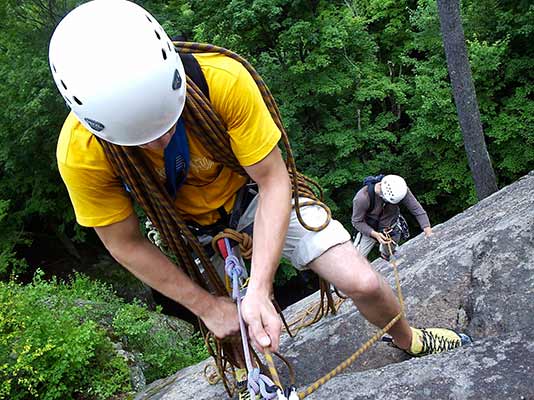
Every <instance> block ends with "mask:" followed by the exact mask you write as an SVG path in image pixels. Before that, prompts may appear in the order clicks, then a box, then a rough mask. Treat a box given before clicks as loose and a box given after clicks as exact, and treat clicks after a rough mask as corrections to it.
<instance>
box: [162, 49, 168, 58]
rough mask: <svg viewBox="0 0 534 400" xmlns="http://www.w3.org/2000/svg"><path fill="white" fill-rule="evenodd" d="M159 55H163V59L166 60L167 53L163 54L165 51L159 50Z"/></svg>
mask: <svg viewBox="0 0 534 400" xmlns="http://www.w3.org/2000/svg"><path fill="white" fill-rule="evenodd" d="M161 54H162V55H163V59H164V60H166V59H167V53H166V52H165V49H161Z"/></svg>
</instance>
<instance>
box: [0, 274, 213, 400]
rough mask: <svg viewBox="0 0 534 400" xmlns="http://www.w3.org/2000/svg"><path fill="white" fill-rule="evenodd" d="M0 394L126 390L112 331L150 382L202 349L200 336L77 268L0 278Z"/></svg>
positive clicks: (62, 395) (95, 394) (88, 394)
mask: <svg viewBox="0 0 534 400" xmlns="http://www.w3.org/2000/svg"><path fill="white" fill-rule="evenodd" d="M0 303H1V304H2V306H1V307H0V399H12V400H19V399H20V400H22V399H31V398H42V399H46V400H48V399H50V400H52V399H71V398H83V399H112V398H116V397H117V396H122V395H124V394H125V393H128V392H130V391H131V384H130V371H129V368H128V365H127V363H126V360H125V359H124V358H122V357H119V356H118V355H117V354H116V353H115V351H114V349H113V345H112V341H111V339H113V341H115V342H118V341H119V340H120V341H121V345H122V347H123V348H124V349H125V350H127V351H129V352H131V353H133V354H135V355H136V356H138V357H139V358H140V359H141V360H140V361H142V365H143V368H144V372H145V376H146V377H147V381H148V382H150V381H152V380H154V379H158V378H162V377H165V376H168V375H169V374H172V373H174V372H176V371H177V370H178V369H180V368H182V367H185V366H187V365H189V364H191V363H194V362H197V361H200V360H201V359H202V358H204V357H206V355H207V354H206V350H205V349H204V348H203V344H202V342H201V341H200V340H199V339H198V338H193V339H192V340H189V339H184V338H183V335H182V334H180V333H179V332H175V331H173V330H172V329H168V328H167V329H165V327H162V326H156V323H157V318H156V316H155V313H151V312H149V311H148V310H147V309H146V308H143V307H142V306H141V305H140V304H133V305H132V304H130V305H129V304H125V303H124V301H123V300H121V299H120V298H118V297H116V296H115V295H114V293H113V292H112V290H111V289H110V288H109V287H108V286H106V285H104V284H101V283H98V282H93V281H91V280H89V279H88V278H87V277H84V276H81V275H77V276H76V277H75V279H73V280H72V282H69V283H60V282H57V281H51V282H47V281H44V280H43V279H42V278H41V274H39V273H38V274H37V275H36V277H35V278H34V281H33V282H32V283H31V284H28V285H21V284H18V283H16V282H14V281H10V282H7V283H0Z"/></svg>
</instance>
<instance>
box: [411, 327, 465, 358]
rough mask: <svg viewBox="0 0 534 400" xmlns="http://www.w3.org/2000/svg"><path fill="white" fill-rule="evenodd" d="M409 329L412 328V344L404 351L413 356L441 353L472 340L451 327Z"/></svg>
mask: <svg viewBox="0 0 534 400" xmlns="http://www.w3.org/2000/svg"><path fill="white" fill-rule="evenodd" d="M410 329H411V330H412V345H411V346H410V349H409V350H406V353H408V354H409V355H411V356H413V357H422V356H426V355H428V354H437V353H442V352H444V351H448V350H453V349H456V348H457V347H461V346H464V345H466V344H469V343H472V342H473V340H472V339H471V337H469V336H468V335H466V334H465V333H456V332H455V331H453V330H452V329H445V328H423V329H417V328H410Z"/></svg>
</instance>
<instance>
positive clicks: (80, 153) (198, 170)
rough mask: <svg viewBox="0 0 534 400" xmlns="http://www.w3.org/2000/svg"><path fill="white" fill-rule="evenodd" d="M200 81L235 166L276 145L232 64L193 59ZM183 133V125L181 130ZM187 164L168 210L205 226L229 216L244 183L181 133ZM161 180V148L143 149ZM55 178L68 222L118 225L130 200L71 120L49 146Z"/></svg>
mask: <svg viewBox="0 0 534 400" xmlns="http://www.w3.org/2000/svg"><path fill="white" fill-rule="evenodd" d="M195 58H196V59H197V61H198V62H199V64H200V67H201V69H202V72H203V73H204V76H205V78H206V81H207V83H208V87H209V92H210V100H211V103H212V105H213V108H214V109H215V111H217V113H218V114H219V116H220V117H221V118H222V120H223V121H224V123H225V125H226V126H227V128H228V133H229V135H230V143H231V147H232V150H233V152H234V154H235V155H236V157H237V159H238V160H239V162H240V164H241V165H243V166H250V165H253V164H255V163H257V162H259V161H261V160H262V159H263V158H265V157H266V156H267V155H268V154H269V153H270V152H271V150H272V149H273V148H274V147H275V146H276V144H277V143H278V140H279V139H280V135H281V134H280V130H279V129H278V128H277V126H276V124H275V123H274V121H273V119H272V118H271V115H270V113H269V110H268V109H267V107H266V105H265V103H264V102H263V99H262V97H261V94H260V91H259V89H258V87H257V86H256V83H255V82H254V80H253V79H252V77H251V76H250V74H249V73H248V71H247V70H246V69H245V68H244V67H243V66H242V65H241V64H240V63H239V62H237V61H235V60H233V59H231V58H229V57H226V56H224V55H221V54H211V53H210V54H198V55H197V54H196V55H195ZM186 134H187V126H186ZM187 138H188V142H189V151H190V158H191V162H190V166H189V173H188V175H187V179H186V180H185V182H184V184H183V185H182V187H181V188H180V189H179V191H178V193H177V196H176V201H175V206H176V208H177V209H178V210H179V211H180V212H181V213H182V214H183V215H184V217H185V218H186V219H188V220H193V221H195V222H197V223H199V224H202V225H209V224H212V223H214V222H216V221H217V220H218V219H219V218H220V214H219V212H218V211H217V210H218V209H219V208H220V207H224V208H225V209H226V211H227V212H229V211H230V210H231V208H232V206H233V203H234V201H235V194H236V192H237V191H238V189H239V188H240V187H241V186H242V185H243V184H244V183H245V182H246V178H245V177H243V176H240V175H239V174H237V173H235V172H233V171H232V170H231V169H229V168H227V167H225V166H224V165H222V164H220V163H217V162H215V161H214V160H213V159H212V157H210V154H209V153H208V152H207V151H206V149H205V148H204V147H203V146H202V145H201V143H200V142H199V141H198V140H197V139H196V138H195V137H194V136H193V135H189V134H187ZM143 151H145V153H146V154H147V156H148V157H149V159H150V160H151V162H152V165H153V167H154V168H155V169H156V171H157V172H158V176H160V179H161V180H162V182H164V181H165V166H164V158H163V150H161V151H160V152H154V151H151V150H147V149H143ZM57 161H58V166H59V171H60V173H61V177H62V178H63V181H64V182H65V185H66V186H67V189H68V192H69V196H70V199H71V201H72V204H73V206H74V211H75V214H76V220H77V221H78V223H79V224H80V225H83V226H88V227H98V226H106V225H110V224H113V223H115V222H119V221H122V220H124V219H125V218H126V217H128V216H129V215H130V214H131V213H132V212H133V205H132V202H131V199H130V196H129V195H128V193H127V192H126V191H125V189H124V187H123V185H122V182H121V180H120V178H119V177H118V176H117V175H115V173H114V172H113V169H112V167H111V165H110V164H109V162H108V160H107V159H106V156H105V154H104V151H103V149H102V147H101V146H100V143H99V142H98V140H97V139H96V137H94V136H93V135H92V134H91V133H90V132H89V131H88V130H87V129H86V128H85V127H84V126H83V125H82V124H81V123H80V122H79V121H78V119H77V118H76V116H75V115H74V114H73V113H70V114H69V116H68V117H67V119H66V121H65V123H64V125H63V128H62V130H61V133H60V136H59V141H58V145H57Z"/></svg>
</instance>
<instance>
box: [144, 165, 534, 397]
mask: <svg viewBox="0 0 534 400" xmlns="http://www.w3.org/2000/svg"><path fill="white" fill-rule="evenodd" d="M533 194H534V173H533V172H531V173H530V174H529V175H528V176H526V177H524V178H522V179H521V180H519V181H518V182H516V183H514V184H513V185H510V186H508V187H506V188H504V189H502V190H501V191H499V192H497V193H495V194H493V195H492V196H490V197H489V198H487V199H485V200H483V201H482V202H480V203H478V204H477V205H475V206H473V207H471V208H469V209H468V210H466V211H464V212H463V213H461V214H459V215H457V216H456V217H454V218H452V219H451V220H449V221H447V222H445V223H443V224H441V225H439V226H436V227H435V229H434V232H435V235H434V236H432V237H431V238H429V239H425V238H424V237H423V236H422V235H419V236H417V237H415V238H414V239H412V240H410V241H409V242H408V243H406V244H405V245H403V246H401V248H400V254H401V258H402V262H401V264H400V266H399V272H400V278H401V287H402V290H403V294H404V298H405V305H406V313H407V316H408V320H409V321H410V323H411V324H412V325H413V326H416V327H431V326H441V327H450V328H454V329H458V330H461V331H464V332H466V333H468V334H469V335H471V336H472V337H473V338H474V340H475V343H474V344H473V345H470V346H466V347H463V348H460V349H457V350H454V351H451V352H448V353H444V354H439V355H433V356H427V357H423V358H419V359H409V358H408V357H407V356H405V355H404V353H403V352H401V351H399V350H397V349H394V348H391V347H389V346H387V345H386V344H385V343H377V344H375V345H374V346H372V347H371V349H370V350H368V351H367V352H365V353H364V354H363V355H362V356H361V357H360V358H359V359H358V360H356V362H355V363H354V364H353V365H352V366H351V367H350V368H348V369H347V370H346V371H344V372H343V373H342V374H340V375H338V376H336V377H335V378H333V379H332V380H330V381H329V382H327V383H326V384H325V385H323V386H321V387H320V388H319V389H318V390H317V391H316V392H315V393H312V394H311V395H310V396H308V397H307V398H309V399H310V400H314V399H333V400H336V399H340V400H341V399H388V400H396V399H415V400H419V399H420V400H423V399H453V400H456V399H499V400H503V399H517V400H520V399H525V400H528V399H531V400H532V399H534V335H533V333H532V331H533V330H534V196H533ZM373 266H374V267H375V268H376V269H377V270H378V271H380V272H381V273H382V274H383V275H384V276H385V277H386V278H387V280H388V281H389V282H390V284H392V285H393V284H394V277H393V273H392V270H391V267H390V266H389V264H387V263H385V262H384V261H382V260H377V261H375V262H374V263H373ZM316 300H317V294H315V295H312V296H310V297H309V298H307V299H304V300H302V301H301V302H299V303H297V304H294V305H293V306H291V307H290V308H289V309H288V310H286V312H285V314H286V316H287V318H288V320H291V319H292V318H294V317H295V316H297V315H298V314H299V313H300V312H302V310H305V309H306V308H307V307H308V306H309V305H310V304H313V302H314V301H316ZM374 332H376V328H374V327H373V326H371V325H370V324H369V323H367V322H366V321H365V320H364V319H363V317H362V316H361V315H360V314H359V312H358V311H357V310H356V309H355V307H354V306H353V305H352V304H351V302H349V301H346V302H345V303H344V304H343V305H342V307H341V308H340V310H339V313H338V314H337V315H335V316H329V317H327V318H325V319H323V320H322V321H320V322H319V323H317V324H315V325H314V326H311V327H308V328H306V329H304V330H302V331H301V332H300V333H299V334H298V335H297V337H296V338H293V339H292V338H289V337H288V336H287V335H284V337H283V338H282V345H281V354H283V355H284V356H285V357H286V358H288V359H289V360H290V361H291V363H292V364H293V366H294V368H295V372H296V376H297V384H298V387H299V389H300V390H303V389H305V388H306V387H307V386H308V385H309V384H311V383H312V382H314V381H315V380H316V379H318V378H320V377H322V376H323V375H325V374H326V373H328V372H329V371H330V370H332V369H333V368H335V367H336V366H337V365H338V364H339V363H341V362H342V361H344V360H345V359H346V358H347V357H349V356H350V355H351V354H352V353H353V352H354V351H355V350H356V349H357V348H358V347H359V346H360V345H361V344H362V343H364V342H365V341H366V340H367V339H368V338H369V337H371V336H372V335H373V334H374ZM209 363H210V362H209V361H206V362H204V363H201V364H198V365H195V366H192V367H189V368H187V369H184V370H182V371H180V372H178V373H177V374H175V375H174V376H172V377H169V378H167V379H165V380H161V381H158V382H155V383H153V384H152V385H149V386H148V388H147V389H146V390H145V391H143V392H141V393H139V394H138V395H137V397H136V399H138V400H141V399H150V400H156V399H174V400H178V399H193V398H194V399H198V400H200V399H224V398H226V397H227V396H226V393H225V391H224V388H223V387H222V385H221V384H218V385H213V386H212V385H209V384H208V383H207V382H206V380H205V379H204V377H203V369H204V367H205V365H207V364H209ZM279 371H280V372H281V375H282V376H283V379H285V381H286V382H287V376H284V374H285V371H284V367H283V366H282V365H280V368H279ZM286 375H287V374H286Z"/></svg>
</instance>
